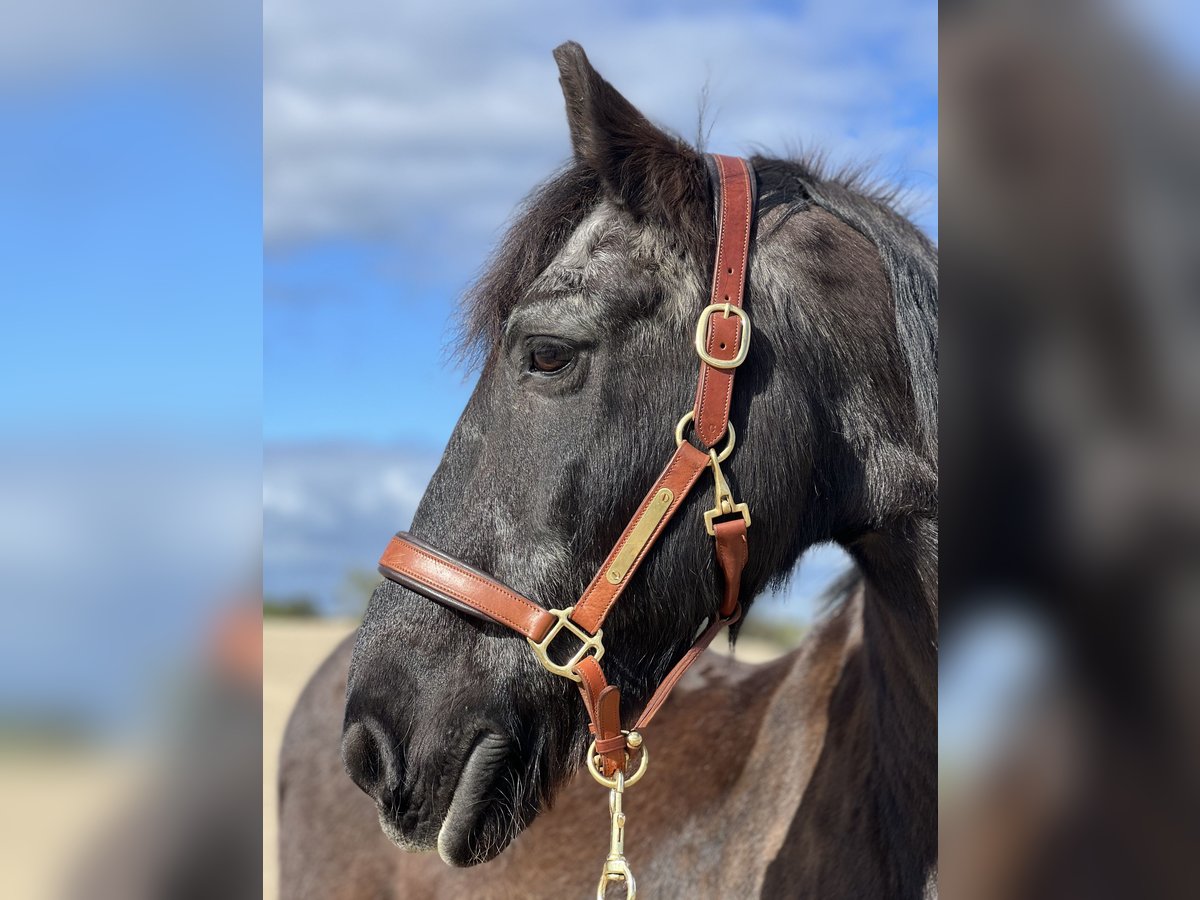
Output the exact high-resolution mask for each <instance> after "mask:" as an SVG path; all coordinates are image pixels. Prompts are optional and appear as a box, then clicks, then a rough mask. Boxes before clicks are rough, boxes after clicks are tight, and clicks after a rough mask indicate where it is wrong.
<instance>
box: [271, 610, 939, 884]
mask: <svg viewBox="0 0 1200 900" xmlns="http://www.w3.org/2000/svg"><path fill="white" fill-rule="evenodd" d="M864 599H865V598H864V596H863V594H862V593H861V592H858V593H856V594H855V595H853V596H850V597H847V598H846V599H845V600H843V601H842V603H841V605H840V606H839V607H837V608H836V609H834V610H833V611H832V612H831V614H830V615H829V616H828V617H827V618H826V619H825V620H824V621H822V622H821V623H819V624H818V625H817V626H816V627H815V628H814V629H813V631H812V632H811V633H810V634H809V635H808V636H807V637H806V639H805V641H804V643H803V644H802V645H801V646H800V647H799V648H797V649H796V650H794V651H792V652H791V653H789V654H787V655H786V656H784V657H781V658H780V659H778V660H775V661H773V662H770V663H765V664H761V665H748V664H745V663H740V662H737V661H736V660H735V659H732V658H729V657H724V656H720V655H717V654H715V653H711V652H710V653H708V654H706V656H705V658H704V660H703V661H702V662H701V663H700V664H699V665H698V666H697V667H696V668H695V669H694V670H693V672H691V673H689V674H688V676H687V677H686V678H685V679H684V681H683V682H682V683H681V684H680V686H679V688H677V690H676V692H675V694H673V695H672V697H671V700H670V701H669V702H668V704H667V705H666V706H665V707H664V708H663V710H662V713H661V714H660V717H659V718H658V719H657V720H656V721H655V725H654V727H653V728H652V729H651V730H650V731H649V733H648V735H647V738H648V740H651V741H653V742H654V745H655V747H656V752H655V756H654V758H653V763H652V767H651V771H650V773H649V774H648V775H647V777H646V779H645V780H644V781H643V782H641V783H640V784H639V785H637V786H636V788H631V789H630V790H629V793H628V795H627V797H626V802H625V809H626V812H627V814H628V816H629V824H628V830H627V833H626V839H627V849H628V852H629V858H630V864H631V865H632V866H634V867H635V871H636V873H637V877H638V887H639V891H640V892H642V893H643V894H644V896H647V897H659V898H669V897H706V898H707V897H739V898H751V897H763V898H774V897H799V896H804V897H808V896H811V897H822V898H831V900H837V898H847V900H849V898H862V897H893V896H902V895H903V894H904V893H905V891H903V890H901V889H900V882H901V881H902V880H911V879H914V878H917V879H922V880H923V879H925V878H926V877H927V875H928V873H927V871H926V869H925V867H924V866H923V865H921V864H919V863H917V864H910V866H909V868H910V870H911V871H909V872H908V873H900V872H897V871H896V868H895V864H894V860H895V859H896V858H897V857H895V856H894V855H893V853H891V852H885V851H884V850H883V848H882V847H881V844H880V840H879V836H880V834H881V833H882V832H883V830H884V823H883V821H882V818H881V817H885V816H887V815H888V811H887V810H883V809H879V808H873V801H874V799H875V798H876V796H877V794H876V792H875V791H874V790H873V789H872V785H871V782H872V781H874V780H875V779H876V778H877V777H879V776H880V775H881V773H882V771H883V770H882V767H881V764H880V763H881V760H880V757H881V756H883V757H888V756H893V755H894V749H895V744H896V738H895V737H894V736H885V735H881V734H879V733H877V732H875V731H874V730H873V729H874V723H875V722H876V721H877V719H876V718H875V717H874V716H873V715H872V710H873V709H877V708H878V707H879V705H880V704H883V703H889V702H893V700H894V698H891V697H885V696H879V695H877V694H876V695H872V692H870V691H864V690H863V688H864V685H866V684H869V683H870V681H871V670H872V667H871V665H870V663H869V660H868V658H867V653H866V648H864V646H863V615H864V612H865V610H864ZM351 649H352V642H351V640H349V639H348V640H347V641H346V642H345V643H344V644H343V645H342V646H341V647H340V648H339V649H338V650H337V651H335V653H334V654H333V655H332V656H331V657H330V659H329V660H328V661H327V662H326V664H325V665H324V666H323V667H322V668H321V670H320V671H319V672H318V673H317V675H316V676H314V678H313V679H312V681H311V682H310V684H309V686H308V687H307V688H306V689H305V692H304V695H303V697H302V698H301V700H300V702H299V704H298V706H297V709H296V711H295V712H294V714H293V716H292V720H291V722H290V723H289V726H288V733H287V738H286V740H285V742H284V751H283V757H282V760H281V764H280V778H281V796H280V833H281V835H282V836H283V841H282V845H281V847H280V866H281V897H282V898H284V900H318V898H333V900H368V898H371V900H378V898H391V897H396V898H400V897H403V898H408V900H426V898H428V900H433V898H450V897H471V898H478V900H530V898H547V900H549V898H563V897H586V896H591V893H592V892H593V891H594V889H595V882H596V879H597V876H598V873H599V868H600V862H601V861H602V858H603V857H602V851H603V848H604V847H605V846H606V842H607V839H608V833H607V832H608V828H607V816H606V810H605V807H604V802H605V801H604V796H603V794H601V793H598V792H597V790H596V786H595V784H594V783H592V781H591V780H590V779H589V778H587V777H586V776H580V777H577V778H576V779H575V780H574V781H572V782H571V783H570V784H569V785H568V786H567V787H566V788H565V789H564V790H563V792H562V794H561V795H560V797H559V798H558V800H557V801H556V803H555V805H554V807H553V808H552V809H551V810H549V811H548V812H546V813H543V814H542V815H541V816H539V817H538V818H537V819H536V820H535V821H534V823H533V824H532V825H531V826H530V827H529V828H528V829H526V830H525V832H524V833H522V834H521V835H520V836H519V837H518V838H517V839H516V840H515V841H513V843H512V845H511V846H510V847H509V848H508V849H507V850H506V851H505V852H504V853H503V854H501V855H500V856H498V857H496V858H495V859H493V860H492V861H490V862H487V863H484V864H482V865H480V866H476V867H473V868H469V869H457V868H450V867H448V866H446V865H445V864H444V863H443V862H442V861H441V859H440V858H439V857H438V856H437V855H436V854H435V853H424V854H410V853H399V852H397V850H396V848H395V847H394V846H393V845H392V843H391V842H390V841H389V840H388V839H387V838H386V837H385V836H384V834H383V832H382V831H380V829H379V824H378V821H377V816H376V812H375V808H374V805H373V804H372V803H371V802H370V801H369V800H368V798H367V797H365V796H363V795H362V794H361V793H360V792H358V791H357V790H355V789H354V787H353V785H351V784H350V783H349V781H348V780H347V779H346V778H345V776H344V774H343V771H342V761H341V758H340V756H339V754H338V750H337V748H338V742H339V738H340V734H341V710H342V704H343V699H342V698H343V696H344V692H345V682H346V678H345V672H346V666H347V664H348V662H349V657H350V652H351ZM901 712H902V715H903V717H905V718H906V719H908V720H909V721H910V722H911V723H912V728H910V730H913V729H915V730H918V731H919V730H920V729H919V728H918V727H917V722H919V721H920V720H921V719H922V718H928V717H929V716H931V715H932V714H933V710H932V709H926V710H914V709H908V708H905V709H903V710H902V711H901ZM933 749H934V748H933V747H932V746H927V747H925V748H924V752H925V753H930V752H933ZM925 763H926V761H925V760H923V759H921V758H919V757H918V758H913V759H910V760H909V766H910V767H911V768H912V769H913V770H917V771H919V769H920V768H921V767H922V766H923V765H925ZM906 768H907V767H906ZM905 777H906V778H911V777H913V772H912V771H909V772H907V773H906V776H905ZM914 813H915V811H914ZM917 815H918V823H917V824H918V825H919V824H920V823H919V816H920V814H917ZM925 815H926V816H927V817H929V818H927V819H926V825H925V827H919V828H917V829H916V830H917V831H920V832H924V836H923V837H921V838H920V839H919V840H918V841H917V842H916V843H917V844H921V843H925V844H927V842H929V841H932V840H933V839H934V828H933V826H932V819H931V814H930V813H929V811H928V810H927V811H926V813H925ZM893 849H900V850H902V851H903V852H901V854H900V856H899V857H898V858H899V859H901V860H912V861H917V860H920V859H923V858H927V855H928V846H925V847H920V846H910V847H906V848H893ZM908 887H909V891H908V893H911V892H912V889H913V888H914V886H913V885H909V886H908ZM915 887H916V888H919V887H920V885H916V886H915Z"/></svg>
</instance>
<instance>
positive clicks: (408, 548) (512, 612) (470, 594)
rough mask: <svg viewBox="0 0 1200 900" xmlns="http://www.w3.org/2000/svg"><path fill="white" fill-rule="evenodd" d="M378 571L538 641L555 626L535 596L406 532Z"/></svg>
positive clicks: (392, 545) (393, 544) (397, 538)
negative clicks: (453, 557) (511, 586)
mask: <svg viewBox="0 0 1200 900" xmlns="http://www.w3.org/2000/svg"><path fill="white" fill-rule="evenodd" d="M379 572H380V574H381V575H383V576H385V577H386V578H390V579H391V580H392V581H396V582H399V583H400V584H402V585H404V586H405V587H406V588H408V589H409V590H412V591H416V592H417V593H418V594H421V595H422V596H425V597H428V598H429V599H430V600H435V601H437V602H438V603H441V604H444V605H446V606H450V607H453V608H454V609H457V610H459V611H460V612H465V613H467V614H469V615H474V616H482V617H483V618H485V619H488V620H490V621H492V622H498V623H499V624H501V625H506V626H508V627H509V628H511V629H512V630H513V631H516V632H518V633H519V634H523V635H524V636H525V637H527V638H529V639H531V640H534V641H540V640H541V639H542V638H543V637H545V636H546V632H547V631H549V630H550V626H551V625H553V624H554V617H553V616H551V615H550V613H548V612H546V610H544V609H542V607H540V606H538V605H537V604H536V603H534V602H533V601H532V600H529V599H527V598H525V597H522V596H521V595H520V594H518V593H517V592H516V591H514V590H511V589H510V588H507V587H505V586H504V585H502V584H501V583H500V582H498V581H496V580H495V579H494V578H492V577H491V576H489V575H485V574H484V573H483V572H480V571H479V570H478V569H475V568H472V567H471V566H468V565H467V564H466V563H461V562H459V561H458V560H454V559H451V558H450V557H448V556H446V555H445V554H443V553H441V552H439V551H438V550H435V549H434V548H433V547H430V546H429V545H428V544H426V543H425V542H424V541H421V540H420V539H418V538H415V537H413V536H412V535H411V534H407V533H405V532H403V531H401V532H399V533H398V534H397V535H396V536H395V537H393V538H392V540H391V543H389V544H388V546H387V549H386V550H384V551H383V556H382V557H380V559H379Z"/></svg>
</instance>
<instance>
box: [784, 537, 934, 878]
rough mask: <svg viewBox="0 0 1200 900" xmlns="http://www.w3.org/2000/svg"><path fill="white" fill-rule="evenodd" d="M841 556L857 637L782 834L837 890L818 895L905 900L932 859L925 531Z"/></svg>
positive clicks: (929, 588)
mask: <svg viewBox="0 0 1200 900" xmlns="http://www.w3.org/2000/svg"><path fill="white" fill-rule="evenodd" d="M847 548H848V550H850V552H851V553H852V556H853V557H854V559H856V562H857V563H858V566H859V569H860V571H862V575H863V581H862V586H860V590H859V596H858V598H857V601H856V604H854V605H856V606H858V608H859V616H860V619H859V620H860V628H862V630H860V635H862V637H860V643H859V646H858V647H857V649H856V650H854V652H852V653H850V654H848V655H847V656H846V658H845V664H844V666H842V671H841V674H840V677H839V678H838V684H836V686H835V688H834V689H833V691H832V692H830V695H829V702H828V706H827V713H826V714H827V725H826V738H824V748H823V750H822V760H821V762H818V763H817V766H816V769H815V770H814V774H812V781H811V782H810V785H809V790H808V791H806V793H805V799H804V802H803V803H802V804H800V808H799V809H798V810H797V816H796V820H794V822H793V828H792V829H791V830H792V834H793V835H796V836H797V838H798V839H799V844H798V845H797V850H798V851H799V852H800V853H802V854H804V856H806V857H808V859H809V863H810V865H811V866H812V868H809V869H808V870H806V872H805V876H806V877H811V878H814V883H815V884H821V883H824V884H827V886H828V884H839V886H840V887H841V890H833V892H826V894H827V895H829V896H865V895H876V896H884V895H886V896H898V898H916V896H920V894H922V892H923V889H924V886H925V881H926V878H928V876H929V872H930V871H931V866H932V865H934V864H935V860H936V853H937V830H936V822H937V774H936V773H937V526H936V522H935V521H934V520H929V518H917V517H914V518H910V520H906V521H904V522H899V523H895V524H894V526H892V527H889V528H887V529H881V530H877V532H874V533H871V534H868V535H864V536H862V538H858V539H857V540H853V541H848V542H847ZM847 798H853V802H852V803H850V804H848V805H847ZM830 816H833V817H834V818H841V827H838V828H833V829H829V821H830ZM834 834H836V835H838V839H836V840H834V841H833V844H832V845H830V844H827V842H826V841H827V840H828V838H829V835H834ZM817 848H820V851H817ZM815 851H817V852H815ZM815 856H816V857H821V858H822V859H820V860H818V862H814V857H815ZM856 858H857V859H858V865H857V868H854V866H852V865H850V863H851V862H852V860H853V859H856ZM844 864H845V865H844Z"/></svg>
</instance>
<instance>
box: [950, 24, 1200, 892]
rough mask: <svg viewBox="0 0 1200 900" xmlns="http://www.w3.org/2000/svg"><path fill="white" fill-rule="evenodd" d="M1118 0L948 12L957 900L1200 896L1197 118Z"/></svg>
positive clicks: (1186, 88)
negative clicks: (1105, 4) (1110, 3)
mask: <svg viewBox="0 0 1200 900" xmlns="http://www.w3.org/2000/svg"><path fill="white" fill-rule="evenodd" d="M1101 9H1102V8H1101V7H1100V5H1091V4H1084V3H1070V2H1068V3H1059V4H1029V3H1016V4H1005V3H982V4H958V3H951V4H945V5H943V7H942V18H941V34H940V41H941V55H940V65H941V126H940V137H941V150H942V152H941V157H942V160H941V164H942V173H943V176H942V177H943V189H942V191H941V196H942V210H941V215H942V219H941V228H940V233H941V236H942V241H941V244H942V246H941V251H942V252H941V260H942V271H941V284H942V287H943V290H944V294H945V302H944V303H943V304H942V310H943V313H942V315H943V320H942V328H943V333H944V335H945V340H944V341H943V343H942V346H943V348H944V352H945V355H946V358H945V359H944V360H943V362H944V365H943V367H942V373H943V385H942V387H943V392H942V393H943V397H944V401H943V402H944V403H945V404H946V406H945V409H944V414H943V416H942V422H943V423H944V428H943V435H942V447H943V454H942V461H941V468H942V476H943V481H942V497H943V501H944V502H943V510H942V512H943V516H944V518H945V520H946V522H947V525H948V527H946V528H945V529H944V531H943V539H942V540H943V546H942V554H941V558H942V560H943V564H942V572H941V575H942V592H943V593H942V598H941V599H942V602H941V609H942V615H943V621H942V639H943V643H942V647H941V659H942V663H941V679H940V689H939V690H940V694H941V703H940V706H941V709H940V726H939V728H940V735H941V739H940V771H941V792H940V793H941V801H940V805H941V814H940V833H941V836H942V837H941V847H940V889H941V891H942V893H943V895H944V896H946V897H952V898H955V900H960V898H968V900H969V898H996V900H1002V898H1018V897H1020V898H1025V897H1031V898H1041V897H1046V898H1051V897H1053V898H1071V897H1101V898H1105V897H1195V896H1198V895H1200V854H1198V853H1197V849H1198V848H1200V721H1198V719H1200V703H1198V702H1197V701H1198V699H1200V697H1198V694H1200V678H1198V677H1197V675H1198V672H1197V669H1198V667H1200V663H1198V660H1200V653H1197V651H1198V650H1200V610H1198V604H1197V603H1196V599H1197V598H1196V594H1197V588H1198V587H1200V580H1198V578H1197V575H1198V574H1200V572H1198V569H1200V555H1198V554H1197V541H1196V537H1197V528H1196V525H1197V520H1198V518H1200V480H1198V472H1197V460H1198V459H1200V455H1198V453H1197V451H1198V450H1200V403H1197V393H1198V388H1200V353H1198V352H1197V350H1198V347H1197V337H1198V336H1200V317H1198V316H1197V299H1198V298H1200V268H1198V266H1197V260H1198V259H1200V215H1198V213H1200V192H1198V191H1197V185H1198V184H1200V153H1198V151H1200V115H1197V112H1198V110H1197V103H1196V85H1195V83H1194V79H1193V80H1192V81H1191V83H1188V82H1187V79H1186V78H1185V77H1184V76H1182V75H1181V74H1180V73H1179V72H1177V71H1173V66H1172V64H1171V63H1170V62H1169V61H1168V60H1167V59H1166V58H1165V54H1164V53H1162V52H1161V51H1159V52H1156V51H1155V50H1154V45H1153V43H1152V41H1151V40H1150V39H1149V38H1148V37H1147V36H1146V35H1147V34H1149V33H1151V32H1152V27H1151V23H1148V22H1144V21H1141V20H1140V18H1139V17H1140V15H1141V13H1139V11H1138V9H1137V8H1135V7H1133V6H1132V5H1129V6H1127V7H1124V8H1122V9H1120V10H1116V9H1114V8H1113V7H1103V10H1104V11H1101ZM1155 10H1156V11H1157V12H1158V13H1159V14H1160V17H1162V18H1164V19H1166V20H1167V22H1168V23H1169V24H1168V27H1171V26H1173V25H1175V24H1178V25H1179V27H1185V25H1186V23H1187V22H1188V20H1189V19H1190V20H1191V21H1192V22H1193V23H1194V22H1195V21H1196V18H1197V17H1196V14H1195V11H1194V8H1193V9H1192V10H1191V11H1190V12H1189V11H1188V10H1187V9H1185V7H1184V5H1183V4H1176V8H1175V9H1172V10H1170V14H1169V18H1167V14H1165V13H1164V11H1163V10H1161V9H1159V8H1158V7H1157V6H1155ZM1149 12H1150V9H1149V7H1147V9H1146V13H1147V14H1149ZM1122 15H1123V16H1126V17H1127V18H1121V16H1122ZM1194 46H1195V44H1194V43H1193V47H1194Z"/></svg>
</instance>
